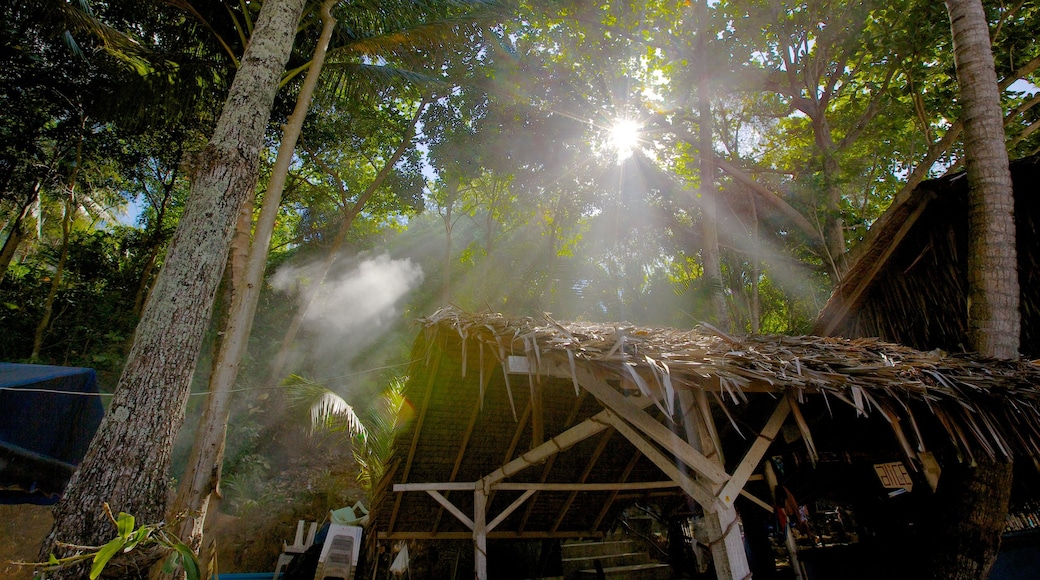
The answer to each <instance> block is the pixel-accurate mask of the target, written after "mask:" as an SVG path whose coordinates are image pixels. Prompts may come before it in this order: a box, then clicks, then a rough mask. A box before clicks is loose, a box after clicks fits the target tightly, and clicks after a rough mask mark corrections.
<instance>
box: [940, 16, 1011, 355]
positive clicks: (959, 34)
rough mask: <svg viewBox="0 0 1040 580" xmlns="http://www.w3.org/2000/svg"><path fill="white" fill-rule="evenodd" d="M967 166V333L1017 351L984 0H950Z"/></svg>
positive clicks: (996, 351)
mask: <svg viewBox="0 0 1040 580" xmlns="http://www.w3.org/2000/svg"><path fill="white" fill-rule="evenodd" d="M946 7H947V9H948V10H949V13H950V25H951V29H952V31H953V44H954V58H955V60H956V63H957V82H958V84H959V86H960V95H961V101H962V113H961V115H962V116H963V118H964V151H965V157H966V163H965V166H966V168H967V173H968V187H969V190H968V191H969V193H968V333H969V339H970V340H971V343H972V345H973V347H974V348H975V350H977V351H979V352H980V353H982V354H984V355H986V356H993V357H997V358H1004V359H1013V358H1018V347H1019V335H1020V331H1021V317H1020V314H1019V310H1018V302H1019V288H1018V262H1017V258H1016V251H1015V218H1014V211H1015V198H1014V193H1013V191H1012V186H1011V172H1010V171H1009V170H1008V155H1007V149H1006V147H1005V144H1004V120H1003V112H1002V110H1001V108H1000V93H999V92H998V90H997V74H996V71H995V70H994V67H993V53H992V51H991V50H990V39H989V26H988V24H987V21H986V14H985V12H984V10H983V7H982V2H981V1H980V0H947V2H946Z"/></svg>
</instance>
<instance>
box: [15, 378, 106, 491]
mask: <svg viewBox="0 0 1040 580" xmlns="http://www.w3.org/2000/svg"><path fill="white" fill-rule="evenodd" d="M103 416H104V406H103V405H102V404H101V398H100V396H99V395H98V385H97V373H95V371H94V369H89V368H82V367H60V366H50V365H30V364H16V363H0V503H7V504H13V503H31V504H40V505H49V504H53V503H55V502H56V501H57V500H58V498H59V497H60V495H61V492H62V491H64V489H65V485H66V484H67V483H68V480H69V477H71V476H72V472H73V471H74V470H75V468H76V465H78V464H79V462H80V461H82V460H83V456H84V455H85V454H86V452H87V448H88V447H89V446H90V441H91V439H92V438H93V437H94V433H95V432H96V431H97V428H98V426H99V425H100V424H101V419H102V417H103Z"/></svg>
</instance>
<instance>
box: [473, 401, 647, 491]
mask: <svg viewBox="0 0 1040 580" xmlns="http://www.w3.org/2000/svg"><path fill="white" fill-rule="evenodd" d="M638 400H639V405H645V406H650V405H652V404H653V402H651V401H650V400H648V399H646V398H645V397H641V398H640V399H638ZM637 406H638V405H637ZM641 408H643V407H641ZM606 414H607V411H601V412H599V413H596V414H595V415H593V416H592V417H589V418H588V419H586V420H584V421H582V422H581V423H578V424H577V425H575V426H574V427H571V428H570V429H568V430H566V431H564V432H563V433H560V434H559V435H557V436H555V437H553V438H551V439H549V440H548V441H546V442H545V443H543V444H541V445H539V446H538V447H535V448H534V449H532V450H530V451H528V452H527V453H524V454H523V455H521V456H520V457H517V458H516V459H514V460H512V461H510V462H509V463H506V464H505V465H503V466H502V467H499V468H498V469H496V470H494V471H492V472H491V473H489V474H487V475H485V476H484V477H483V478H482V480H483V481H484V482H485V483H486V484H487V485H491V484H494V483H496V482H499V481H502V480H504V479H506V478H507V477H510V476H513V475H515V474H516V473H518V472H520V471H523V470H524V469H526V468H528V467H530V466H532V465H538V464H539V463H541V462H543V461H545V460H546V459H548V458H549V457H552V456H553V455H556V454H557V453H559V452H561V451H564V450H566V449H569V448H571V447H573V446H574V445H576V444H577V443H579V442H581V441H584V440H585V439H588V438H589V437H592V436H593V435H595V434H596V433H599V432H600V431H602V430H604V429H606V428H607V427H608V423H607V416H606Z"/></svg>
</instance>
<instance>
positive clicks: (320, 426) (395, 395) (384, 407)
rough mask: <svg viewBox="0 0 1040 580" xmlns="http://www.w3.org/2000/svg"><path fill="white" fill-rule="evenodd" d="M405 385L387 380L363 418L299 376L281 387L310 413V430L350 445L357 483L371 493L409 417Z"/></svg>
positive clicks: (401, 380) (397, 379) (400, 379)
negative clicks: (331, 436)
mask: <svg viewBox="0 0 1040 580" xmlns="http://www.w3.org/2000/svg"><path fill="white" fill-rule="evenodd" d="M407 382H408V379H407V377H395V378H393V379H391V380H390V382H389V383H388V384H387V386H386V388H385V389H383V391H382V392H381V393H380V394H379V398H378V399H377V400H376V401H375V404H374V406H373V407H372V409H371V410H370V412H369V413H368V414H366V415H364V416H359V415H358V414H357V413H356V412H355V411H354V408H353V407H352V406H351V405H350V404H348V403H347V402H346V401H345V400H344V399H343V398H342V397H340V396H339V395H337V394H336V393H334V392H332V391H330V390H329V389H328V388H326V387H324V386H322V385H320V384H317V383H314V382H311V381H308V380H307V379H304V378H303V377H300V376H298V375H290V377H289V378H288V379H287V380H286V382H285V384H286V386H287V387H288V388H289V393H290V399H291V400H292V401H293V404H294V406H296V407H297V408H304V409H307V410H308V412H309V413H310V419H311V429H312V431H321V432H324V433H336V434H341V435H343V437H344V438H345V439H346V440H347V441H349V442H350V444H351V446H352V451H353V455H354V461H355V462H357V465H358V473H357V481H358V483H359V484H360V485H361V487H363V488H364V489H365V490H366V491H368V492H369V493H370V494H371V492H372V489H373V487H374V486H375V485H376V484H378V483H379V480H380V479H382V477H383V474H384V473H385V472H386V465H387V461H389V460H390V454H391V452H392V451H393V445H394V437H396V436H397V433H398V432H399V431H400V430H401V428H402V427H404V425H405V423H407V421H408V420H409V419H410V417H411V413H410V407H409V406H408V400H407V399H406V398H405V396H404V387H405V384H406V383H407ZM370 499H371V498H370Z"/></svg>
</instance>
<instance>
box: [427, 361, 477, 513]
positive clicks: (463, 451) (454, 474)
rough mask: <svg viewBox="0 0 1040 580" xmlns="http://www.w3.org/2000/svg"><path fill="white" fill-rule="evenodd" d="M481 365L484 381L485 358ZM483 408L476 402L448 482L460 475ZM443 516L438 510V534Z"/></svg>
mask: <svg viewBox="0 0 1040 580" xmlns="http://www.w3.org/2000/svg"><path fill="white" fill-rule="evenodd" d="M483 352H484V351H483V349H481V353H483ZM480 365H481V372H480V377H481V379H482V380H483V379H484V378H485V373H484V372H483V369H484V360H483V358H481V361H480ZM487 374H488V375H490V374H491V373H487ZM483 388H484V386H483V385H481V392H483ZM483 406H484V400H483V398H481V399H480V400H478V401H476V404H474V405H473V413H471V414H470V417H469V424H468V425H467V427H466V433H465V434H464V435H463V436H462V442H461V443H459V452H458V453H457V454H456V455H455V465H454V466H452V468H451V475H449V476H448V481H455V478H456V477H458V475H459V468H460V467H461V466H462V458H463V457H465V456H466V449H467V448H468V447H469V439H470V437H472V436H473V428H474V427H475V426H476V424H477V417H478V416H479V415H480V408H481V407H483ZM444 497H445V498H447V497H448V496H447V495H446V496H444ZM443 515H444V510H437V516H436V517H434V518H433V526H432V528H433V531H435V532H436V531H437V530H438V529H440V526H441V516H443Z"/></svg>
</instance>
